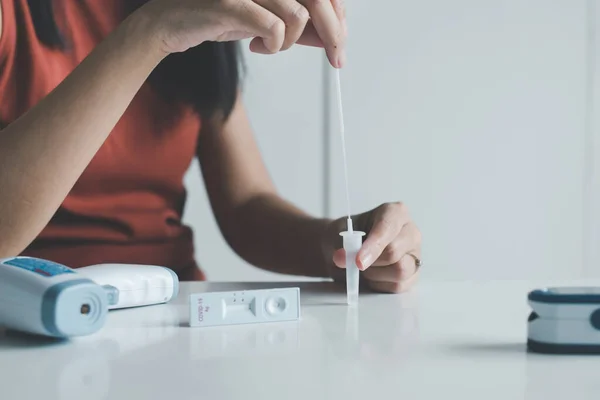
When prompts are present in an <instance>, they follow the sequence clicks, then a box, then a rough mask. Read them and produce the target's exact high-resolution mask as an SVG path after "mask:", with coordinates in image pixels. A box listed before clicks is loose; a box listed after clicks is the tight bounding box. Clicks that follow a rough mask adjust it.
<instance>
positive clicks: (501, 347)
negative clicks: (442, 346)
mask: <svg viewBox="0 0 600 400" xmlns="http://www.w3.org/2000/svg"><path fill="white" fill-rule="evenodd" d="M447 347H448V348H449V350H451V351H452V352H458V353H462V354H471V355H473V354H477V355H502V354H505V355H510V354H512V355H514V354H523V355H526V354H528V351H527V346H526V344H525V343H519V342H504V343H503V342H497V343H481V342H480V343H452V344H450V345H448V346H447Z"/></svg>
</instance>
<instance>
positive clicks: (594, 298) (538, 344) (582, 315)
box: [527, 286, 600, 354]
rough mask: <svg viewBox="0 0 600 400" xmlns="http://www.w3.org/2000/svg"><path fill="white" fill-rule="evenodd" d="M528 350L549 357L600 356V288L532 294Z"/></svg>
mask: <svg viewBox="0 0 600 400" xmlns="http://www.w3.org/2000/svg"><path fill="white" fill-rule="evenodd" d="M528 303H529V305H530V307H531V308H532V310H533V311H532V312H531V314H530V315H529V318H528V323H527V347H528V349H529V350H530V351H532V352H536V353H546V354H590V353H591V354H600V287H585V286H583V287H549V288H543V289H536V290H533V291H531V292H529V295H528Z"/></svg>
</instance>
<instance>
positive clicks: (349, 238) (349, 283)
mask: <svg viewBox="0 0 600 400" xmlns="http://www.w3.org/2000/svg"><path fill="white" fill-rule="evenodd" d="M336 82H337V85H336V86H337V99H338V111H339V118H340V135H341V139H342V157H343V161H344V182H345V184H346V205H347V211H348V217H347V219H346V231H344V232H341V233H340V235H341V236H342V238H343V246H344V251H345V252H346V300H347V302H348V305H351V306H354V305H356V304H357V303H358V284H359V269H358V265H357V264H356V257H357V255H358V251H359V250H360V248H361V246H362V238H363V236H364V235H365V233H364V232H360V231H355V230H354V227H353V225H352V216H351V215H352V214H351V211H350V189H349V186H350V185H349V183H348V163H347V160H346V139H345V126H344V109H343V107H342V85H341V80H340V70H339V69H336Z"/></svg>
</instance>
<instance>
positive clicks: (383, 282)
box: [326, 203, 421, 293]
mask: <svg viewBox="0 0 600 400" xmlns="http://www.w3.org/2000/svg"><path fill="white" fill-rule="evenodd" d="M352 221H353V225H354V230H355V231H363V232H365V233H366V237H365V238H364V241H363V245H362V247H361V249H360V251H359V252H358V255H357V259H356V264H357V265H358V268H359V270H360V271H361V280H363V281H365V282H366V283H367V284H368V285H369V287H370V288H371V289H373V290H376V291H380V292H387V293H399V292H403V291H406V290H408V289H410V288H411V287H413V285H414V284H415V283H416V281H417V279H418V275H419V266H420V265H418V264H419V263H420V259H421V232H420V231H419V229H418V228H417V226H416V225H415V223H414V222H413V221H412V220H411V218H410V216H409V213H408V210H407V208H406V206H405V205H404V204H402V203H386V204H382V205H381V206H379V207H377V208H375V209H374V210H371V211H368V212H366V213H363V214H359V215H356V216H353V217H352ZM345 230H346V218H340V219H337V220H335V221H333V222H332V223H331V225H330V226H329V228H328V229H327V238H326V241H327V242H328V243H327V244H326V249H329V251H327V253H328V254H329V256H330V257H332V261H333V263H334V264H335V266H337V267H338V268H340V269H343V268H345V264H346V255H345V252H344V249H343V248H342V241H341V237H340V236H339V233H340V232H342V231H345ZM418 260H419V261H418ZM338 271H340V270H338ZM332 275H334V277H335V275H339V273H336V271H333V273H332Z"/></svg>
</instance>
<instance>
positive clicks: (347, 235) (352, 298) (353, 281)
mask: <svg viewBox="0 0 600 400" xmlns="http://www.w3.org/2000/svg"><path fill="white" fill-rule="evenodd" d="M347 224H348V228H347V229H348V230H347V231H344V232H341V233H340V235H341V236H342V238H343V246H344V251H345V252H346V300H347V302H348V305H350V306H355V305H357V304H358V283H359V272H360V271H359V269H358V265H356V256H357V254H358V251H359V250H360V248H361V246H362V238H363V236H364V235H365V233H364V232H360V231H355V230H354V229H353V227H352V219H350V218H348V219H347Z"/></svg>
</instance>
